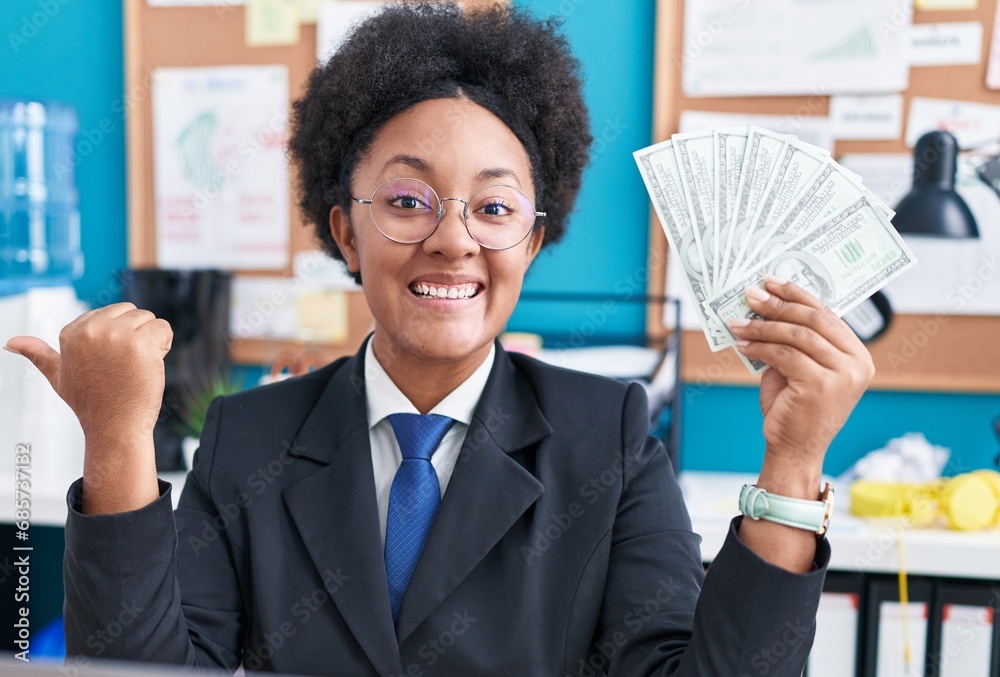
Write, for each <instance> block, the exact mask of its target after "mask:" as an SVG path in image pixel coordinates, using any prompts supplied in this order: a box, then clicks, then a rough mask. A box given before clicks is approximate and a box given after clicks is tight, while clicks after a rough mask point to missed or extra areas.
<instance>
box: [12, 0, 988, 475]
mask: <svg viewBox="0 0 1000 677" xmlns="http://www.w3.org/2000/svg"><path fill="white" fill-rule="evenodd" d="M46 4H48V3H46ZM518 4H521V5H525V6H528V7H530V8H531V9H532V10H533V11H534V12H536V13H537V14H539V15H543V16H551V15H561V16H562V17H563V18H564V20H565V24H564V30H565V31H566V33H567V35H568V36H569V38H570V40H571V42H572V44H573V46H574V49H575V50H576V52H577V55H578V56H579V57H580V59H581V60H582V62H583V66H584V71H585V76H586V81H587V83H586V94H587V99H588V103H589V105H590V109H591V119H592V121H593V133H594V136H595V137H596V138H597V139H598V141H597V142H596V143H595V147H594V160H593V164H592V166H591V168H590V169H589V170H588V172H587V174H586V176H585V179H584V186H583V189H582V192H581V194H580V201H579V203H578V209H577V213H576V215H575V217H574V219H573V221H572V227H571V228H570V230H569V233H568V235H567V237H566V239H565V240H564V242H563V243H562V244H560V245H558V246H556V247H555V248H553V249H552V251H551V252H546V253H544V254H543V255H542V256H540V257H539V259H538V260H537V262H536V264H535V266H534V267H533V270H532V271H531V273H530V274H529V278H528V280H527V282H526V285H525V288H526V290H527V291H536V292H537V291H556V292H567V291H572V292H578V291H585V292H595V293H598V294H607V295H609V296H610V295H620V294H621V293H622V292H623V291H631V292H633V293H641V292H644V291H645V288H646V285H645V278H644V274H645V263H646V246H647V227H648V215H649V204H648V199H647V197H646V194H645V191H644V189H643V187H642V182H641V180H640V179H639V175H638V172H637V171H636V169H635V165H634V163H633V161H632V156H631V153H632V151H633V150H635V149H636V148H640V147H642V146H645V145H647V144H648V143H649V141H650V135H651V131H650V129H651V111H652V94H651V89H652V80H653V38H654V21H653V17H654V7H655V2H654V1H653V0H633V1H631V2H621V3H608V2H593V1H587V0H521V1H520V2H519V3H518ZM52 5H53V6H58V11H57V12H53V13H52V15H51V16H49V15H47V14H44V13H43V14H44V18H43V17H42V16H39V13H40V12H43V10H42V9H41V8H42V5H41V4H40V3H39V2H38V0H4V2H3V4H2V9H0V53H2V54H3V57H2V59H0V63H2V64H3V67H2V68H0V96H4V97H18V98H22V97H24V98H41V99H58V100H61V101H64V102H67V103H69V104H71V105H73V106H75V107H76V108H77V110H78V112H79V114H80V128H81V130H89V132H90V138H91V139H95V141H94V142H92V147H88V146H87V145H86V144H82V141H83V137H81V139H80V140H79V141H78V144H81V145H80V150H81V158H80V164H79V166H78V168H77V182H78V185H79V187H80V208H81V219H82V231H83V232H82V239H83V249H84V256H85V258H86V273H85V275H84V277H83V279H82V280H80V281H79V283H78V284H77V290H78V292H79V293H80V295H81V297H82V298H84V299H86V300H91V301H93V300H100V301H102V302H106V301H107V300H108V292H109V291H110V290H113V287H112V286H109V283H110V280H111V276H112V274H113V272H114V271H115V270H117V269H119V268H121V267H123V266H124V265H125V152H124V121H123V120H122V118H121V115H120V113H119V112H118V111H119V110H120V109H121V105H120V104H121V101H122V57H121V55H122V34H121V3H119V2H99V3H98V2H95V3H87V2H80V1H79V0H75V1H74V0H70V1H68V2H66V4H59V3H58V2H53V3H52ZM25 22H27V23H25ZM43 23H44V25H41V24H43ZM33 28H35V29H36V30H32V29H33ZM22 31H23V34H22ZM12 33H13V34H14V35H15V36H18V37H23V38H24V42H23V43H22V42H21V41H20V40H15V41H14V43H13V44H12V42H11V38H10V34H12ZM26 36H30V37H26ZM102 122H103V124H104V128H105V129H109V125H110V130H111V131H110V133H104V132H102V133H101V135H102V136H103V138H100V139H98V136H99V135H98V132H97V131H95V130H100V128H101V125H102ZM82 151H87V152H86V154H85V155H86V156H85V157H83V155H84V153H83V152H82ZM599 305H600V303H597V304H593V305H587V304H580V305H568V306H558V305H553V304H551V303H542V302H531V303H522V305H521V307H520V308H519V309H518V311H517V312H516V313H515V315H514V317H513V318H512V320H511V328H512V329H520V330H530V331H536V332H539V333H542V334H545V335H547V336H549V337H550V338H552V339H553V340H554V341H556V342H558V341H560V340H563V341H565V340H568V339H569V338H570V337H571V336H572V335H573V332H574V331H575V332H577V333H579V332H580V331H581V329H583V328H584V327H587V328H589V325H587V324H586V323H587V322H588V321H589V320H592V319H593V317H594V316H593V315H590V316H588V314H587V312H588V311H591V312H592V313H593V311H595V309H596V308H597V307H598V306H599ZM599 324H600V325H601V326H600V328H599V331H598V332H597V334H596V336H595V337H594V340H611V339H625V340H639V339H640V338H641V336H642V334H643V332H644V319H643V309H642V308H641V307H639V306H636V307H630V306H629V307H627V306H620V307H617V309H616V311H615V312H613V313H612V314H610V315H609V316H608V317H607V318H606V321H604V322H602V323H599ZM756 398H757V393H756V390H755V389H751V388H728V387H709V388H699V387H695V386H689V387H688V388H687V389H686V390H685V398H684V399H685V402H684V404H685V415H684V465H685V467H688V468H699V469H719V470H740V471H746V472H752V471H754V470H756V469H757V468H758V467H759V464H760V459H761V454H762V452H763V444H762V440H761V435H760V424H761V422H760V413H759V408H758V406H757V401H756ZM997 415H1000V396H996V395H990V396H985V395H979V396H977V395H943V394H920V393H887V392H877V393H870V394H868V395H867V396H866V397H865V398H864V399H863V400H862V403H861V405H860V406H859V408H858V410H857V412H856V413H855V415H854V417H853V418H852V419H851V421H850V422H849V423H848V426H847V428H846V429H845V430H844V432H843V433H842V434H841V436H840V437H839V438H838V440H837V441H836V442H835V444H834V447H833V448H832V449H831V452H830V455H829V457H828V462H827V471H828V472H832V473H839V472H841V471H842V470H844V468H846V467H847V466H848V465H849V464H850V463H851V462H853V460H854V459H856V458H857V457H858V456H860V455H861V454H863V453H864V452H866V451H869V450H871V449H874V448H877V447H879V446H881V445H882V444H883V443H884V442H885V441H886V440H887V439H889V438H891V437H894V436H897V435H899V434H902V433H904V432H907V431H910V430H919V431H924V432H925V433H926V434H927V436H928V438H929V439H930V440H931V441H932V442H935V443H937V444H941V445H944V446H948V447H950V448H952V450H953V459H954V464H953V466H952V469H953V470H964V469H968V468H972V467H981V466H986V465H989V464H990V463H991V461H992V458H993V457H994V456H995V455H996V452H997V443H996V441H995V440H994V439H993V437H992V434H991V433H990V428H989V423H990V419H991V418H992V417H995V416H997Z"/></svg>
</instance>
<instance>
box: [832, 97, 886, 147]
mask: <svg viewBox="0 0 1000 677" xmlns="http://www.w3.org/2000/svg"><path fill="white" fill-rule="evenodd" d="M830 124H831V126H832V127H833V136H834V138H836V139H855V140H862V141H882V140H886V139H890V140H891V139H898V138H899V137H901V136H902V135H903V97H902V95H900V94H889V95H886V96H832V97H830Z"/></svg>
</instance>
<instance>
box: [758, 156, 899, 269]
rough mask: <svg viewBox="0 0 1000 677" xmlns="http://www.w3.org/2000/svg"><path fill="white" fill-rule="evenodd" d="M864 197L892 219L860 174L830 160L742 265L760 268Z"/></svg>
mask: <svg viewBox="0 0 1000 677" xmlns="http://www.w3.org/2000/svg"><path fill="white" fill-rule="evenodd" d="M863 196H866V197H868V199H869V202H871V203H872V205H873V206H875V207H876V208H877V209H879V211H881V212H882V213H883V214H884V215H885V216H886V217H887V218H888V219H890V220H891V219H892V214H893V212H892V210H890V209H889V208H888V207H886V206H885V203H883V202H882V201H881V200H879V199H878V198H877V197H875V196H874V195H873V194H871V192H870V191H868V189H866V188H865V187H864V186H862V185H861V182H860V179H859V178H858V176H857V174H854V173H853V172H849V171H847V170H845V169H844V168H843V167H841V166H840V165H838V164H837V163H836V162H834V161H833V160H827V161H826V162H825V163H824V164H823V166H822V168H821V169H820V171H819V172H817V174H816V175H815V176H814V177H813V180H812V182H811V183H810V185H809V186H807V187H806V188H805V190H803V191H802V192H801V193H799V195H798V197H797V198H796V199H795V203H794V204H793V205H792V206H791V207H790V208H789V209H788V210H787V211H786V212H785V213H784V214H783V215H782V216H781V217H779V219H778V220H777V221H776V222H775V223H774V224H773V225H772V226H771V229H770V230H769V231H768V232H767V233H764V234H763V235H761V236H760V239H759V241H758V242H757V243H756V245H755V246H754V249H753V251H752V252H751V253H750V254H748V255H747V258H746V260H745V261H744V262H743V263H742V264H741V268H742V270H752V269H754V268H756V267H757V266H759V265H760V264H761V262H763V261H765V260H767V259H768V258H770V257H771V256H772V255H773V254H774V253H775V252H777V251H780V250H781V249H783V248H784V247H785V246H786V245H787V244H788V243H790V242H791V241H792V240H794V239H796V238H797V237H798V236H799V235H800V234H801V233H803V232H805V231H806V230H808V229H809V228H812V227H813V226H814V225H815V224H817V223H820V222H822V221H825V220H826V219H827V218H829V217H830V216H832V215H833V214H835V213H836V212H839V211H840V210H841V209H843V208H844V207H846V206H847V205H849V204H852V203H853V202H855V201H857V200H858V199H859V198H861V197H863Z"/></svg>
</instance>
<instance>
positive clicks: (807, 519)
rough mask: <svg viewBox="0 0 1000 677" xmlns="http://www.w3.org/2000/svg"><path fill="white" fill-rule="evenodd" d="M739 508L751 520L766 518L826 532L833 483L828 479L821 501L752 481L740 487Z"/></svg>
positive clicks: (821, 493)
mask: <svg viewBox="0 0 1000 677" xmlns="http://www.w3.org/2000/svg"><path fill="white" fill-rule="evenodd" d="M740 512H741V513H743V514H744V515H746V516H747V517H749V518H750V519H752V520H760V519H765V520H768V521H771V522H777V523H778V524H784V525H785V526H789V527H795V528H797V529H806V530H808V531H814V532H816V535H817V536H822V535H824V534H825V533H826V530H827V527H829V526H830V515H831V514H832V513H833V486H831V485H830V483H829V482H827V483H826V484H825V485H824V486H823V491H822V492H820V495H819V500H818V501H805V500H802V499H800V498H788V497H787V496H778V495H777V494H771V493H768V492H766V491H764V490H763V489H761V488H760V487H756V486H754V485H752V484H744V485H743V490H742V491H740Z"/></svg>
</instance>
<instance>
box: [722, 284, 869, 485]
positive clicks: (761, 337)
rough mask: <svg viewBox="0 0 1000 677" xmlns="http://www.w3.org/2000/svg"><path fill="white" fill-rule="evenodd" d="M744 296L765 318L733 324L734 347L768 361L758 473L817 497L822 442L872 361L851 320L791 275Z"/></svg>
mask: <svg viewBox="0 0 1000 677" xmlns="http://www.w3.org/2000/svg"><path fill="white" fill-rule="evenodd" d="M747 303H748V304H749V305H750V308H751V309H752V310H753V311H754V312H755V313H757V314H758V315H760V316H761V317H762V318H764V319H760V320H750V321H749V322H748V323H746V324H744V325H743V326H735V325H734V326H731V329H732V332H733V334H734V335H735V336H736V337H737V338H738V339H740V343H739V344H738V345H737V349H738V350H740V351H741V352H742V353H743V354H744V355H745V356H746V357H748V358H752V359H756V360H760V361H762V362H764V363H765V364H768V365H770V366H771V369H768V370H767V371H766V372H764V374H763V377H762V380H761V384H760V406H761V410H762V411H763V413H764V438H765V441H766V445H767V446H766V453H765V458H764V467H763V468H762V471H761V476H762V479H763V478H765V477H767V478H769V479H771V480H773V481H775V482H776V484H778V485H781V487H782V490H783V491H784V492H789V493H792V492H794V493H796V494H801V497H802V498H809V499H811V500H815V499H816V496H817V492H818V490H819V479H820V475H821V473H822V468H823V458H824V456H825V455H826V451H827V448H828V447H829V445H830V442H831V441H833V438H834V437H835V436H836V434H837V432H838V431H839V430H840V428H841V427H842V426H843V425H844V422H845V421H846V420H847V417H848V415H849V414H850V413H851V410H852V409H854V406H855V405H856V404H857V402H858V400H859V399H860V398H861V395H862V394H863V393H864V392H865V389H866V388H867V387H868V384H869V383H871V380H872V377H873V376H874V374H875V366H874V365H873V364H872V359H871V355H870V354H869V353H868V350H867V349H866V348H865V346H864V345H863V344H862V343H861V340H860V339H859V338H858V337H857V336H856V335H855V334H854V332H853V331H851V329H850V327H848V326H847V324H846V323H845V322H844V321H843V320H841V319H840V318H838V317H837V316H836V315H834V314H833V312H832V311H831V310H830V309H829V308H827V307H826V306H824V305H823V304H822V303H821V302H820V301H819V300H818V299H817V298H816V297H814V296H813V295H812V294H809V293H808V292H806V291H805V290H803V289H802V288H801V287H799V286H797V285H795V284H793V283H791V282H786V281H784V280H780V279H778V278H768V280H767V284H766V291H764V290H760V289H752V290H748V293H747ZM800 485H801V488H800ZM786 495H788V493H786Z"/></svg>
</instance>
